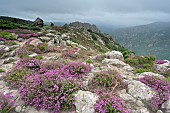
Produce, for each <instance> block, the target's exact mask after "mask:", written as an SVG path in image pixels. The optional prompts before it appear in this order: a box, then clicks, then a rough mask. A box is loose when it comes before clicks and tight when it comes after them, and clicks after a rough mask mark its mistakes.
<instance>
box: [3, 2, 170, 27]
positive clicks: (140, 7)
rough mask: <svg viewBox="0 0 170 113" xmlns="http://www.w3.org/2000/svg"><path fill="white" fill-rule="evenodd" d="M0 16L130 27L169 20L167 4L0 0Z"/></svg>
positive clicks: (169, 11)
mask: <svg viewBox="0 0 170 113" xmlns="http://www.w3.org/2000/svg"><path fill="white" fill-rule="evenodd" d="M0 3H1V4H0V15H7V16H15V17H20V18H24V19H31V20H33V19H35V18H36V17H38V16H39V17H41V18H43V19H45V20H47V21H62V22H71V21H77V20H78V21H83V22H91V23H95V24H103V25H124V26H132V25H139V24H146V23H151V22H155V21H169V20H170V7H169V4H170V1H169V0H164V1H163V0H0Z"/></svg>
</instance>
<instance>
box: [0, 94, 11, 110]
mask: <svg viewBox="0 0 170 113" xmlns="http://www.w3.org/2000/svg"><path fill="white" fill-rule="evenodd" d="M12 98H13V97H12V96H11V95H10V94H9V93H8V94H2V93H0V113H10V112H11V111H12V110H13V109H14V100H13V99H12Z"/></svg>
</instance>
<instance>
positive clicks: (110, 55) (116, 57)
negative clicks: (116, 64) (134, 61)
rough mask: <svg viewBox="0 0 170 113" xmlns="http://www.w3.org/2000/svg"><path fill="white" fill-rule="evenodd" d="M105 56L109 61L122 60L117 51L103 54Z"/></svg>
mask: <svg viewBox="0 0 170 113" xmlns="http://www.w3.org/2000/svg"><path fill="white" fill-rule="evenodd" d="M105 55H106V56H107V57H108V58H110V59H119V60H123V59H124V58H123V54H122V53H121V52H119V51H110V52H107V53H105Z"/></svg>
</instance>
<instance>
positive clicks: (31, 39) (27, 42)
mask: <svg viewBox="0 0 170 113" xmlns="http://www.w3.org/2000/svg"><path fill="white" fill-rule="evenodd" d="M33 40H34V39H33V38H30V39H29V40H28V41H26V42H25V45H28V44H30V42H31V41H33Z"/></svg>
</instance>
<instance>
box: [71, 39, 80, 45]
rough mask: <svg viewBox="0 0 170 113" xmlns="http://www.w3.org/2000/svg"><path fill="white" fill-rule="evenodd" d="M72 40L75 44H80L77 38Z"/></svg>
mask: <svg viewBox="0 0 170 113" xmlns="http://www.w3.org/2000/svg"><path fill="white" fill-rule="evenodd" d="M70 40H71V41H72V42H75V43H77V44H80V43H79V42H78V41H77V40H76V39H75V38H70Z"/></svg>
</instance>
